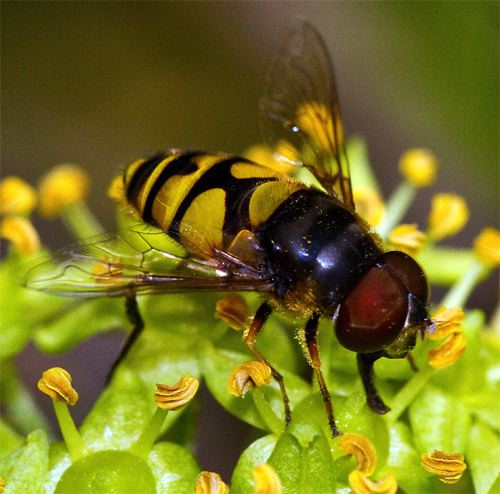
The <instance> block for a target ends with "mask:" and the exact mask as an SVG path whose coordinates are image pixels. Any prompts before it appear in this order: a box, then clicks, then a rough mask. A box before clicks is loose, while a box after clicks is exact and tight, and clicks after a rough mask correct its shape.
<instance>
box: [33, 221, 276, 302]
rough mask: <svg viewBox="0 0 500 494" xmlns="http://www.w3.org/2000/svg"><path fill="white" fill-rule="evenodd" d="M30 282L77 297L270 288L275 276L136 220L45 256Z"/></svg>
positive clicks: (35, 268) (38, 287)
mask: <svg viewBox="0 0 500 494" xmlns="http://www.w3.org/2000/svg"><path fill="white" fill-rule="evenodd" d="M25 285H26V287H27V288H31V289H36V290H41V291H45V292H50V293H55V294H58V295H67V296H74V297H102V296H123V295H127V294H131V293H136V294H156V293H158V294H159V293H174V292H186V291H200V290H211V291H229V290H238V291H269V290H271V289H272V284H271V281H270V279H269V278H268V277H266V273H263V272H262V270H259V269H258V268H257V267H255V266H250V265H248V264H245V263H244V262H241V261H240V260H239V259H237V258H236V257H235V256H234V255H233V254H228V253H225V252H216V254H215V255H214V258H213V259H209V260H204V259H199V258H196V257H193V256H192V255H190V254H188V253H187V252H186V251H185V250H184V249H182V247H180V246H179V245H178V244H177V243H176V242H174V241H173V240H172V239H171V238H170V237H168V236H167V235H165V233H163V232H162V231H161V230H157V229H155V228H153V227H149V226H147V225H143V224H140V225H137V228H136V229H130V230H128V231H127V232H125V233H124V234H122V236H112V235H108V236H99V237H97V238H93V239H92V240H91V241H89V242H88V243H85V244H79V245H77V246H74V247H72V248H69V249H67V250H65V251H63V252H61V253H60V254H59V255H57V256H55V257H53V258H50V259H48V260H46V261H45V262H41V263H39V264H37V265H35V266H34V267H33V268H32V269H30V270H29V271H28V273H27V275H26V279H25Z"/></svg>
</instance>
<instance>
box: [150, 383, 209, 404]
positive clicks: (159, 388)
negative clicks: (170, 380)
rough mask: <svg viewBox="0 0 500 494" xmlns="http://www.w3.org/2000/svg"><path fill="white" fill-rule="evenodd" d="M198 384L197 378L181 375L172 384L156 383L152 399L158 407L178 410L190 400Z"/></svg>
mask: <svg viewBox="0 0 500 494" xmlns="http://www.w3.org/2000/svg"><path fill="white" fill-rule="evenodd" d="M199 385H200V382H199V381H198V379H196V378H195V377H187V376H182V377H181V378H180V379H179V380H178V381H177V383H176V384H174V385H173V386H166V385H165V384H157V385H156V393H155V396H154V400H155V402H156V405H157V406H158V408H162V409H163V410H178V409H179V408H181V407H183V406H184V405H185V404H186V403H188V402H189V401H191V399H192V398H193V397H194V395H195V394H196V391H198V387H199Z"/></svg>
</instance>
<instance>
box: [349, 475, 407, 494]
mask: <svg viewBox="0 0 500 494" xmlns="http://www.w3.org/2000/svg"><path fill="white" fill-rule="evenodd" d="M348 481H349V485H350V487H351V489H352V492H353V494H395V493H396V491H397V490H398V482H397V480H396V477H394V475H392V474H389V475H387V476H386V477H384V478H383V479H382V480H379V481H378V482H374V481H373V480H370V479H369V478H368V477H367V476H366V475H365V474H364V473H363V472H361V471H360V470H353V471H352V472H351V473H350V474H349V477H348Z"/></svg>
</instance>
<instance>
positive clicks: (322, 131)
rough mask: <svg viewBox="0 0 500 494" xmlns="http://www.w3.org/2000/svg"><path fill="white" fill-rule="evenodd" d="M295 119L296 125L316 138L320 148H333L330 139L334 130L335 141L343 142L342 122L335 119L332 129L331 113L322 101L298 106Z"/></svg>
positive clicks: (328, 149) (326, 149) (327, 149)
mask: <svg viewBox="0 0 500 494" xmlns="http://www.w3.org/2000/svg"><path fill="white" fill-rule="evenodd" d="M296 119H297V126H298V127H299V128H300V129H301V130H302V131H303V132H305V133H306V134H309V136H310V137H311V138H313V139H314V140H316V142H317V144H318V145H319V147H320V148H321V149H322V150H324V151H330V150H332V149H334V144H335V142H333V141H332V136H333V135H334V132H335V133H336V135H337V143H338V144H339V145H342V144H343V142H344V130H343V128H342V122H341V121H340V119H337V121H336V122H335V129H334V124H333V121H332V117H331V113H330V112H329V111H328V110H327V108H326V107H325V105H323V104H322V103H317V102H316V101H311V102H309V103H305V104H303V105H301V106H299V107H298V109H297V114H296Z"/></svg>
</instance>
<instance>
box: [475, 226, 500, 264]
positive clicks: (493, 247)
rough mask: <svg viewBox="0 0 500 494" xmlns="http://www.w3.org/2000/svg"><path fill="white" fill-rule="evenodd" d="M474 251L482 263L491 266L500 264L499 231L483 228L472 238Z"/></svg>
mask: <svg viewBox="0 0 500 494" xmlns="http://www.w3.org/2000/svg"><path fill="white" fill-rule="evenodd" d="M474 251H475V253H476V255H477V257H479V259H481V261H482V262H484V264H486V265H488V266H491V267H493V268H498V267H499V266H500V231H498V230H497V229H496V228H491V227H488V228H485V229H484V230H483V231H482V232H481V233H480V234H479V235H478V236H477V237H476V239H475V240H474Z"/></svg>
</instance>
